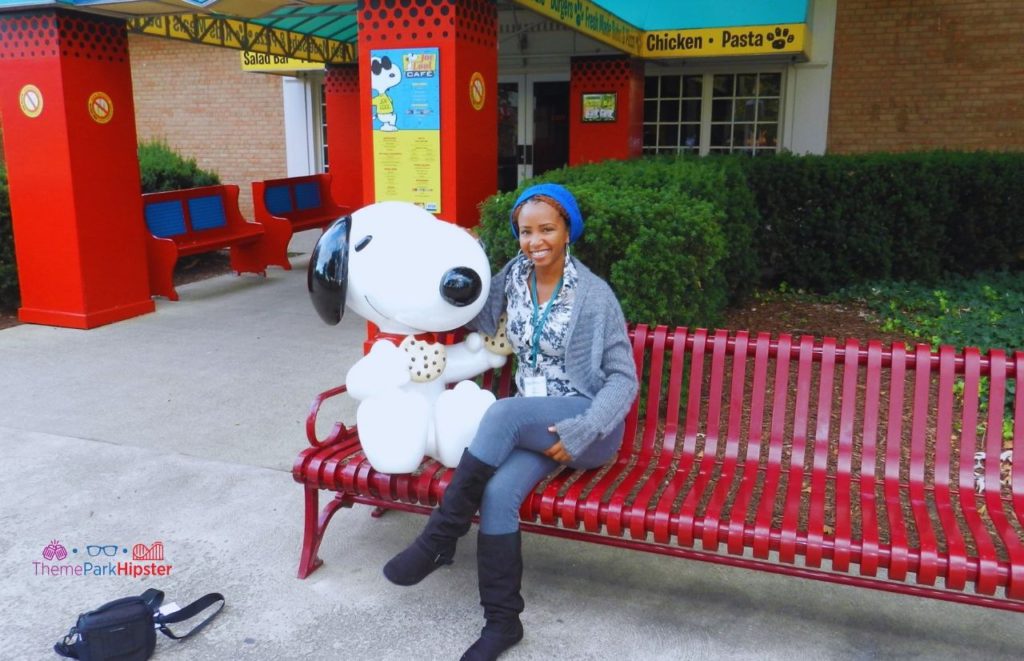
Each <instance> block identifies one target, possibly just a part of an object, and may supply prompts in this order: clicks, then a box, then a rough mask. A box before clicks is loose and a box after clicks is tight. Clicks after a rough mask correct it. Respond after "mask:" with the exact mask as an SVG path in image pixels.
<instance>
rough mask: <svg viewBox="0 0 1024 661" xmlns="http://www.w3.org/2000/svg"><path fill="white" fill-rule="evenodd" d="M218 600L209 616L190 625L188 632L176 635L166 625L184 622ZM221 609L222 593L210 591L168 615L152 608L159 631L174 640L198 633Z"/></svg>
mask: <svg viewBox="0 0 1024 661" xmlns="http://www.w3.org/2000/svg"><path fill="white" fill-rule="evenodd" d="M146 592H147V593H148V592H150V590H147V591H146ZM162 597H163V594H162V593H161V598H162ZM218 601H219V602H220V606H219V607H218V608H217V610H215V611H213V612H212V613H210V615H209V617H207V618H206V619H205V620H203V621H202V622H200V623H199V624H197V625H196V626H194V627H192V628H191V629H190V630H189V631H188V633H186V634H185V635H183V636H178V635H176V634H175V633H174V632H173V631H171V630H170V629H169V628H168V627H167V625H168V624H174V623H176V622H184V621H185V620H188V619H191V618H193V617H195V616H196V615H198V614H199V613H201V612H203V611H204V610H206V609H207V608H209V607H210V606H212V605H214V604H215V603H217V602H218ZM223 609H224V595H222V594H221V593H219V592H211V593H210V594H207V595H204V596H202V597H200V598H198V599H196V600H195V601H193V602H192V603H191V604H189V605H188V606H185V607H184V608H182V609H181V610H177V611H174V612H173V613H170V614H168V615H163V614H162V613H159V612H155V609H154V616H153V617H154V621H155V622H156V623H157V626H159V627H160V633H162V634H163V635H165V636H167V637H168V638H173V639H175V640H184V639H185V638H188V637H189V636H191V635H192V634H195V633H199V630H200V629H202V628H203V627H205V626H206V625H207V624H209V622H210V620H212V619H213V618H215V617H216V616H217V615H218V614H219V613H220V612H221V611H222V610H223Z"/></svg>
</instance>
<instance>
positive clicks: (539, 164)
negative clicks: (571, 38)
mask: <svg viewBox="0 0 1024 661" xmlns="http://www.w3.org/2000/svg"><path fill="white" fill-rule="evenodd" d="M568 162H569V77H568V75H566V74H532V75H521V76H502V77H501V78H500V79H499V81H498V190H500V191H503V192H504V191H510V190H513V189H515V188H516V187H517V186H518V185H519V184H520V183H521V182H522V181H524V180H526V179H529V178H531V177H534V176H536V175H539V174H541V173H543V172H546V171H548V170H552V169H555V168H560V167H563V166H564V165H566V164H567V163H568Z"/></svg>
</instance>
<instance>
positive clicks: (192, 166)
mask: <svg viewBox="0 0 1024 661" xmlns="http://www.w3.org/2000/svg"><path fill="white" fill-rule="evenodd" d="M139 170H140V173H141V175H142V192H143V193H157V192H160V191H165V190H177V189H179V188H195V187H197V186H213V185H215V184H219V183H220V178H219V177H218V176H217V175H216V174H215V173H213V172H209V171H207V170H202V169H200V168H199V167H198V166H197V165H196V161H195V159H194V158H188V159H186V158H183V157H182V156H181V155H179V154H178V153H177V152H175V151H174V150H173V149H171V148H170V147H168V146H167V144H166V143H164V142H160V141H153V142H144V143H141V144H140V145H139Z"/></svg>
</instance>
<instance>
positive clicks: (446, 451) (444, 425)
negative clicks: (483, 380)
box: [434, 381, 494, 467]
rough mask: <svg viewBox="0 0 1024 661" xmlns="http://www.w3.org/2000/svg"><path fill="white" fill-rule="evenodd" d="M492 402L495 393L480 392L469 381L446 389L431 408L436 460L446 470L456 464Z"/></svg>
mask: <svg viewBox="0 0 1024 661" xmlns="http://www.w3.org/2000/svg"><path fill="white" fill-rule="evenodd" d="M493 403H494V394H493V393H491V391H489V390H481V389H480V388H478V387H477V385H476V384H475V383H473V382H472V381H460V382H459V383H458V384H457V385H456V386H455V387H454V388H452V389H451V390H445V391H444V392H443V393H441V394H440V395H439V396H438V398H437V403H436V404H435V405H434V426H435V429H436V430H437V447H438V455H439V456H438V457H437V459H438V460H439V461H440V462H441V463H442V464H444V465H445V466H448V467H453V466H456V465H458V463H459V459H461V458H462V451H463V450H465V449H466V448H467V447H469V444H470V442H471V441H472V440H473V436H474V435H476V430H477V427H479V426H480V419H481V418H483V417H484V413H485V412H486V411H487V409H488V408H490V406H491V404H493Z"/></svg>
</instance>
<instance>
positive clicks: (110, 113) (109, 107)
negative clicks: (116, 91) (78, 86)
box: [89, 92, 114, 124]
mask: <svg viewBox="0 0 1024 661" xmlns="http://www.w3.org/2000/svg"><path fill="white" fill-rule="evenodd" d="M89 117H92V121H94V122H96V123H97V124H106V123H107V122H109V121H110V120H111V119H113V118H114V102H113V101H111V100H110V96H109V95H108V94H107V93H106V92H93V93H92V95H90V96H89Z"/></svg>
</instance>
